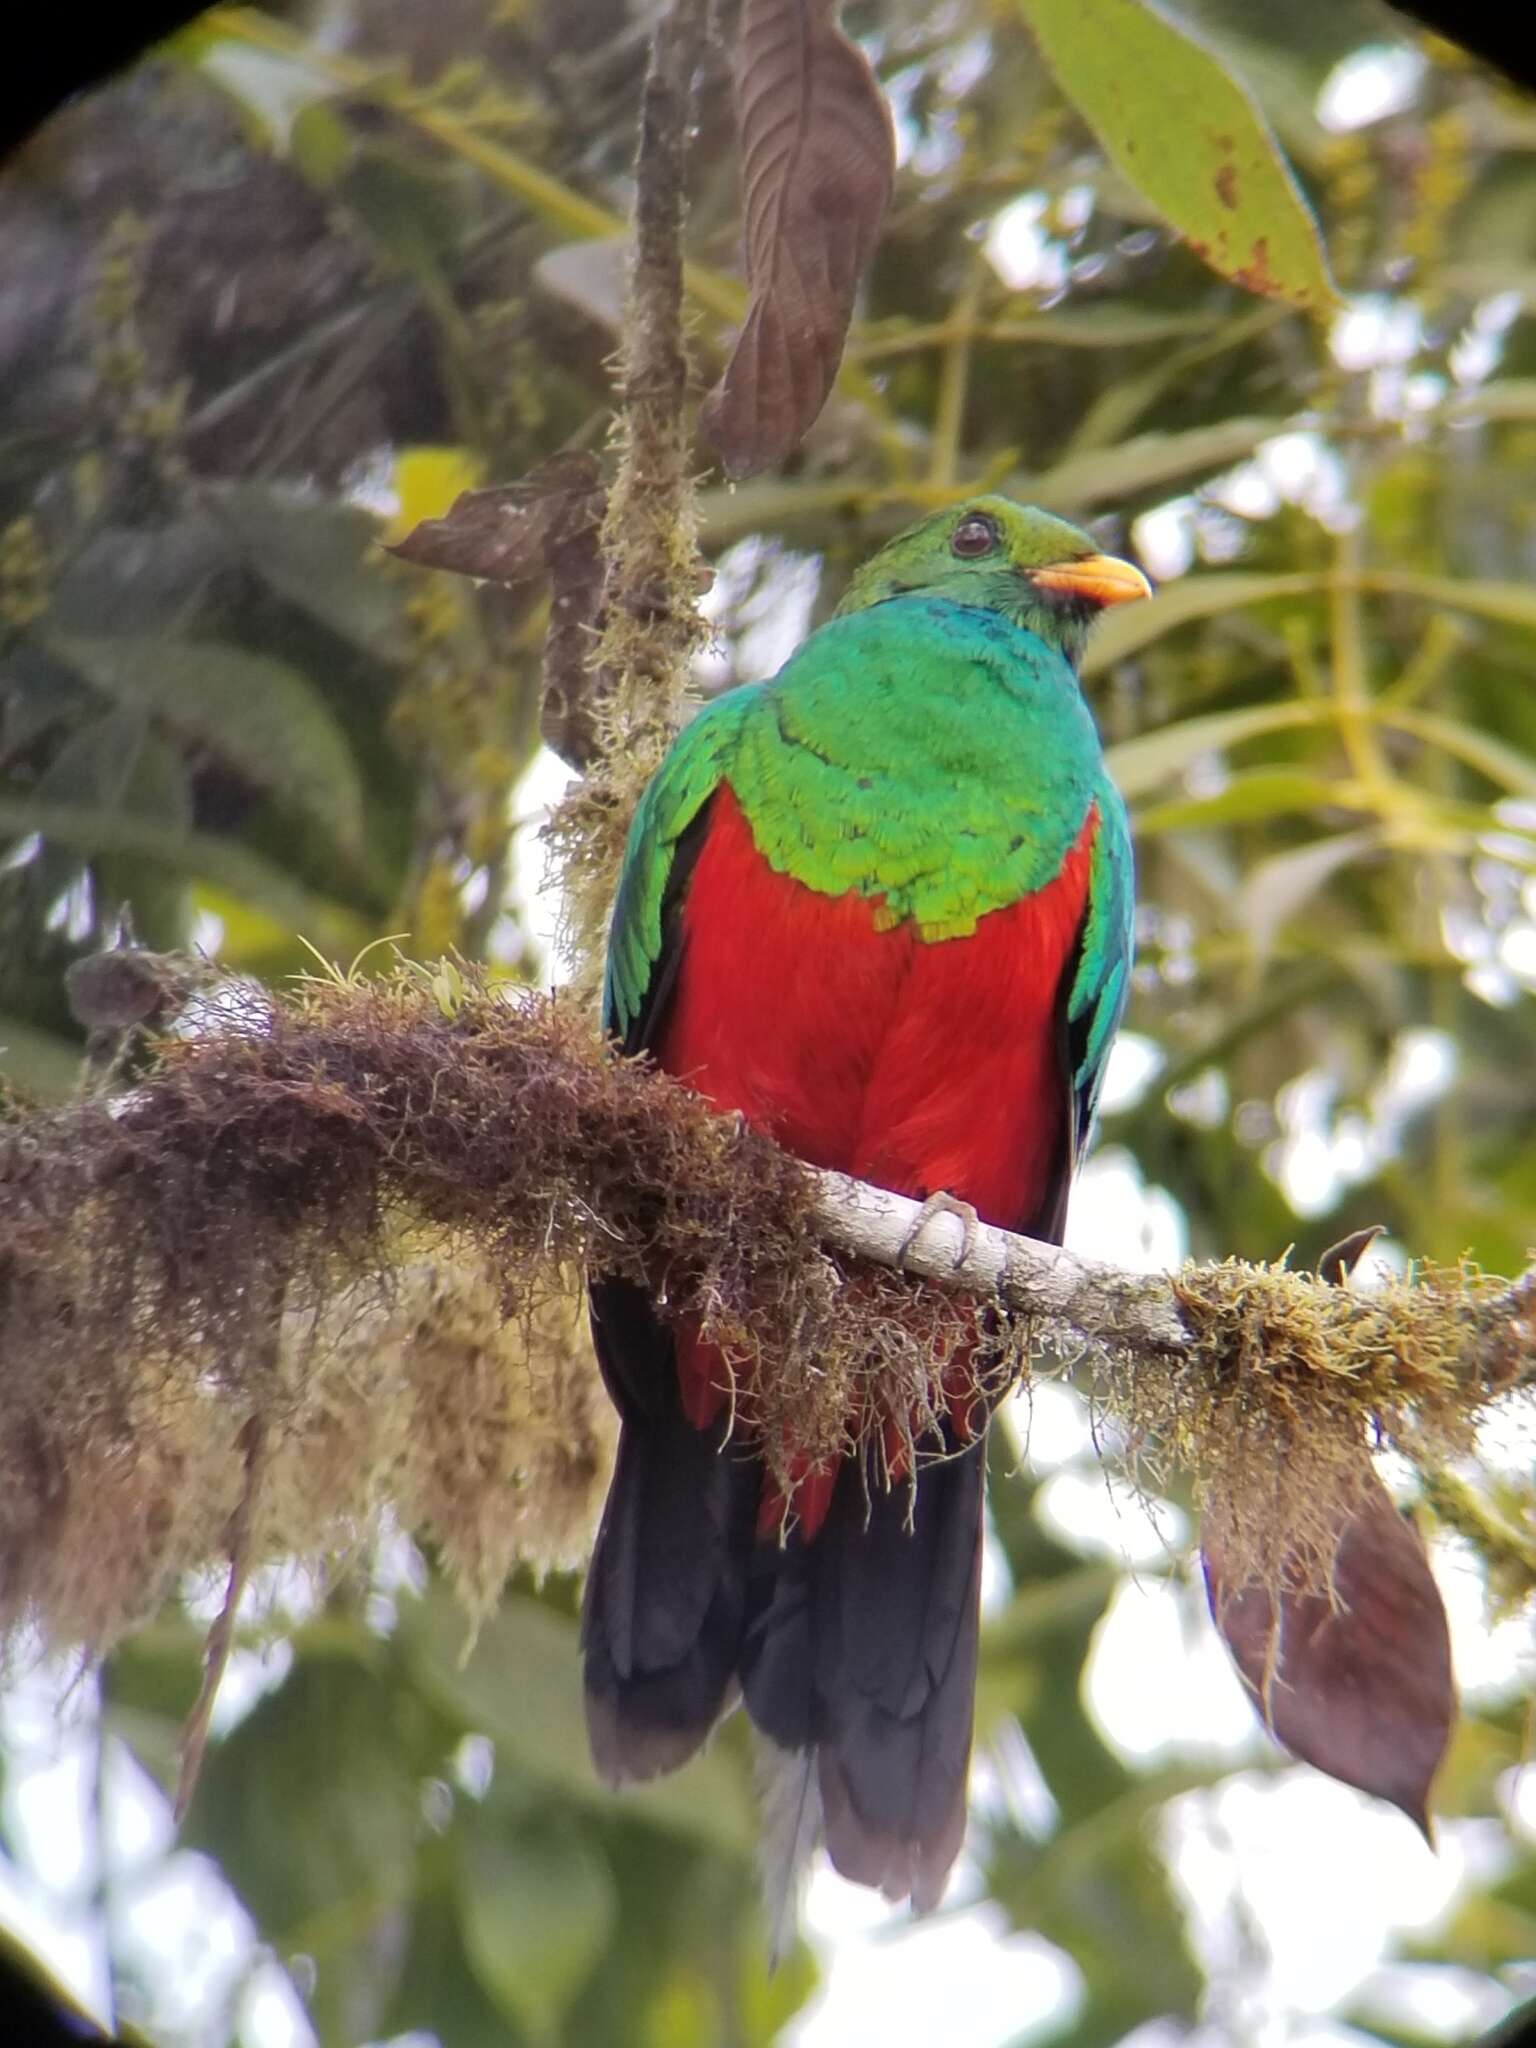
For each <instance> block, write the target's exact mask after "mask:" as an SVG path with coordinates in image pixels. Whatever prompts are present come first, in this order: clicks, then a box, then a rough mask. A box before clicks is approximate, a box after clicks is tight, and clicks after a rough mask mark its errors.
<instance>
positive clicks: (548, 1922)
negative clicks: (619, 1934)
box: [458, 1795, 617, 2039]
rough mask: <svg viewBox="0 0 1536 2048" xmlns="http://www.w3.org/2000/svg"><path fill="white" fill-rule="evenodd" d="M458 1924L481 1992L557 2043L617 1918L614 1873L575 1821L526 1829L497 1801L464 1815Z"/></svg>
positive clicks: (540, 1823)
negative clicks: (562, 2023) (569, 2009)
mask: <svg viewBox="0 0 1536 2048" xmlns="http://www.w3.org/2000/svg"><path fill="white" fill-rule="evenodd" d="M458 1833H459V1847H460V1859H461V1860H460V1866H459V1882H458V1899H459V1918H460V1922H461V1925H462V1927H463V1930H464V1946H465V1950H466V1953H467V1954H468V1956H469V1960H470V1963H471V1965H472V1967H473V1969H474V1972H475V1975H476V1977H477V1978H478V1980H479V1982H480V1985H481V1987H482V1989H484V1990H485V1991H486V1992H487V1993H488V1994H489V1996H490V1997H491V1998H492V1999H493V2000H494V2001H495V2003H496V2004H497V2005H498V2006H499V2007H500V2008H501V2010H502V2011H503V2012H505V2013H506V2014H507V2015H508V2016H509V2017H510V2018H511V2019H513V2020H515V2021H517V2022H518V2023H519V2024H520V2025H523V2026H526V2027H527V2029H528V2031H529V2032H530V2033H531V2034H533V2035H534V2036H535V2037H536V2038H541V2039H543V2038H552V2037H553V2036H554V2034H555V2032H556V2029H557V2026H558V2023H559V2021H560V2019H561V2017H562V2015H563V2014H564V2012H565V2010H566V2008H567V2007H568V2006H569V2004H570V2002H571V2000H572V1999H573V1998H574V1997H575V1995H576V1993H577V1992H578V1991H579V1990H580V1989H581V1986H582V1984H583V1983H584V1982H585V1981H586V1979H587V1977H588V1975H589V1974H590V1972H591V1970H592V1967H593V1965H594V1963H596V1961H597V1960H598V1958H599V1957H600V1956H601V1955H602V1953H603V1951H604V1949H605V1947H606V1946H607V1943H608V1939H609V1935H610V1932H611V1931H612V1929H613V1926H614V1922H615V1919H616V1917H617V1901H616V1898H615V1895H614V1887H613V1880H612V1878H611V1876H610V1875H609V1872H608V1867H607V1865H606V1863H605V1862H604V1861H603V1859H602V1857H601V1856H599V1855H598V1854H597V1853H596V1851H595V1850H594V1849H593V1848H592V1847H591V1846H590V1844H589V1843H587V1842H586V1841H584V1840H583V1838H582V1835H581V1832H580V1830H579V1829H578V1828H577V1827H576V1826H575V1825H574V1824H573V1823H572V1821H571V1820H570V1819H569V1818H568V1817H565V1818H561V1817H555V1816H551V1817H549V1818H548V1819H545V1820H541V1821H536V1822H534V1823H531V1824H530V1823H529V1822H528V1821H526V1820H524V1821H522V1822H521V1823H519V1822H518V1821H517V1820H516V1819H514V1817H512V1816H510V1815H508V1814H507V1813H505V1812H503V1811H502V1810H501V1809H500V1807H499V1806H498V1805H497V1803H496V1802H495V1799H494V1795H493V1798H492V1800H491V1801H490V1802H489V1803H488V1804H487V1805H485V1806H483V1807H476V1806H469V1807H466V1809H465V1810H464V1812H463V1815H462V1819H461V1823H460V1828H459V1830H458Z"/></svg>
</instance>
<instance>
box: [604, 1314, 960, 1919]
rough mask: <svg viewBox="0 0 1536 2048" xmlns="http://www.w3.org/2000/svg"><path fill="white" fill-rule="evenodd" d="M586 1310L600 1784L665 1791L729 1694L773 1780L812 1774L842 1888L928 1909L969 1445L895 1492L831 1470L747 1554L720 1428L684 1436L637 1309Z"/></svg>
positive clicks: (952, 1845)
mask: <svg viewBox="0 0 1536 2048" xmlns="http://www.w3.org/2000/svg"><path fill="white" fill-rule="evenodd" d="M592 1306H593V1314H592V1322H593V1334H594V1337H595V1339H596V1342H597V1348H598V1356H599V1359H600V1361H601V1363H602V1366H603V1372H604V1376H605V1378H606V1379H607V1381H608V1385H609V1389H610V1391H611V1392H612V1393H613V1396H614V1399H615V1400H616V1402H617V1403H618V1405H619V1409H620V1413H621V1416H622V1418H623V1420H622V1427H621V1432H620V1439H619V1455H618V1463H617V1465H616V1467H615V1469H614V1476H613V1483H612V1486H611V1488H610V1489H609V1494H608V1504H607V1506H606V1508H605V1509H604V1511H603V1522H602V1527H601V1529H600V1530H599V1532H598V1539H597V1548H596V1551H595V1553H594V1556H593V1560H592V1568H591V1571H590V1573H589V1575H588V1578H587V1590H586V1600H585V1605H584V1609H583V1615H582V1644H583V1649H584V1651H585V1658H586V1701H587V1727H588V1732H589V1735H590V1738H591V1744H592V1754H593V1759H594V1761H595V1762H596V1764H597V1767H598V1769H599V1771H600V1772H601V1773H602V1774H603V1776H604V1777H605V1778H607V1779H608V1780H609V1781H610V1782H611V1783H615V1784H621V1783H624V1782H626V1781H628V1780H630V1779H634V1778H647V1777H653V1776H655V1775H656V1774H657V1773H659V1772H662V1771H670V1770H674V1769H676V1768H677V1766H678V1765H679V1764H682V1763H684V1762H686V1761H687V1759H688V1758H689V1757H690V1756H692V1755H693V1753H694V1751H695V1750H697V1749H698V1748H699V1747H700V1745H701V1744H702V1743H703V1742H704V1740H705V1739H706V1737H707V1736H708V1735H709V1733H710V1731H711V1729H712V1728H713V1727H714V1726H715V1723H716V1722H717V1721H718V1720H719V1718H720V1716H721V1714H722V1713H723V1712H724V1711H725V1709H726V1707H727V1706H728V1705H729V1704H730V1702H731V1699H732V1696H733V1694H734V1690H735V1687H736V1686H737V1684H738V1683H739V1684H740V1687H741V1691H742V1694H743V1696H744V1698H745V1701H746V1707H747V1712H748V1714H749V1716H750V1718H751V1720H752V1721H753V1723H754V1725H755V1726H756V1727H757V1728H758V1729H759V1730H760V1731H761V1733H762V1734H763V1735H765V1736H767V1737H768V1739H769V1741H770V1742H771V1743H773V1744H775V1745H777V1746H778V1748H779V1749H780V1750H785V1751H789V1752H791V1758H786V1759H785V1760H784V1762H785V1765H786V1766H791V1765H792V1758H793V1756H794V1755H801V1756H808V1755H812V1754H813V1755H814V1763H815V1778H816V1792H817V1794H818V1797H819V1805H820V1807H821V1809H822V1812H823V1815H824V1825H825V1833H826V1841H827V1847H828V1849H829V1851H830V1853H831V1856H832V1861H833V1863H834V1864H835V1865H836V1867H837V1868H838V1869H839V1870H840V1871H841V1872H842V1873H843V1875H844V1876H845V1877H851V1878H853V1879H855V1880H856V1881H857V1882H859V1883H861V1884H871V1885H878V1886H879V1887H880V1889H881V1890H882V1891H884V1892H886V1893H887V1894H888V1896H890V1897H891V1898H895V1899H901V1898H907V1897H910V1898H911V1899H912V1901H913V1904H914V1905H915V1906H917V1907H918V1908H919V1909H920V1910H926V1909H928V1908H929V1907H931V1906H933V1905H935V1904H937V1902H938V1899H939V1897H940V1895H941V1894H942V1892H943V1889H944V1881H945V1878H946V1877H947V1875H948V1873H949V1868H950V1865H951V1864H952V1863H953V1862H954V1859H955V1857H956V1855H957V1854H958V1853H959V1849H960V1844H961V1841H962V1839H963V1836H964V1833H965V1816H966V1797H965V1794H966V1774H967V1770H968V1767H969V1763H970V1752H971V1722H972V1715H973V1710H974V1701H975V1689H976V1650H977V1635H978V1599H979V1592H980V1576H981V1510H982V1490H983V1484H984V1478H985V1461H984V1454H983V1447H982V1445H981V1444H980V1443H976V1444H972V1445H971V1446H969V1447H968V1448H967V1449H966V1450H964V1451H961V1452H959V1453H956V1454H952V1455H950V1456H948V1457H946V1458H943V1459H941V1460H937V1461H935V1462H933V1463H929V1464H925V1465H924V1466H923V1468H922V1470H921V1472H920V1474H919V1478H918V1483H917V1486H916V1488H915V1489H909V1488H907V1487H903V1486H897V1487H896V1488H894V1489H891V1490H886V1489H884V1488H882V1487H880V1486H878V1485H874V1484H871V1485H869V1486H868V1487H866V1485H865V1483H864V1473H863V1471H862V1470H861V1468H860V1466H859V1465H858V1463H857V1462H855V1461H852V1460H850V1461H849V1462H848V1463H847V1464H846V1465H845V1466H844V1467H843V1469H842V1471H841V1473H840V1474H839V1476H838V1481H837V1486H836V1489H835V1491H834V1493H833V1497H832V1503H831V1506H830V1508H829V1510H828V1513H827V1517H826V1520H825V1522H824V1523H823V1524H822V1526H821V1528H820V1529H819V1530H818V1531H817V1532H816V1535H815V1536H814V1538H812V1539H811V1540H810V1541H809V1542H807V1541H806V1540H805V1539H804V1538H802V1537H801V1536H800V1535H799V1534H797V1533H793V1532H792V1533H791V1534H790V1536H789V1538H788V1540H787V1541H786V1542H785V1543H783V1544H782V1545H781V1544H780V1543H779V1542H778V1541H777V1540H774V1539H761V1538H759V1537H758V1535H757V1531H756V1521H757V1509H758V1500H759V1493H760V1489H761V1481H762V1468H761V1465H760V1464H759V1463H758V1462H757V1461H756V1460H755V1459H754V1458H752V1457H751V1456H750V1455H748V1454H747V1452H746V1451H745V1449H744V1448H743V1447H741V1446H738V1445H734V1444H732V1443H730V1442H729V1441H728V1440H727V1427H728V1425H727V1422H726V1420H725V1418H722V1419H721V1421H720V1422H718V1423H717V1424H716V1425H715V1426H714V1427H713V1428H710V1429H707V1430H699V1429H695V1428H694V1427H693V1425H692V1424H691V1423H690V1422H689V1421H688V1419H687V1417H686V1416H685V1414H684V1413H683V1410H682V1403H681V1400H680V1398H679V1395H678V1392H677V1377H676V1365H675V1361H674V1358H673V1354H672V1345H671V1339H670V1337H669V1336H668V1334H667V1332H666V1330H665V1328H664V1326H663V1325H662V1324H661V1323H660V1321H659V1320H658V1319H657V1317H656V1314H655V1311H654V1310H653V1309H652V1307H651V1305H650V1302H649V1301H648V1299H647V1298H646V1297H645V1296H644V1295H643V1294H642V1293H641V1292H640V1290H639V1289H637V1288H632V1287H629V1286H628V1285H625V1284H622V1283H604V1284H603V1286H602V1287H600V1288H595V1289H594V1290H593V1305H592ZM796 1811H797V1813H800V1814H802V1815H803V1813H804V1812H806V1811H814V1807H812V1808H806V1807H804V1805H803V1804H800V1805H797V1808H796ZM793 1832H794V1837H795V1846H796V1850H797V1852H798V1850H799V1849H801V1848H803V1840H802V1837H803V1835H804V1833H805V1829H804V1827H802V1826H800V1825H799V1824H798V1823H797V1826H796V1828H795V1829H794V1831H793ZM794 1860H795V1859H794V1858H793V1857H791V1858H790V1859H789V1864H788V1866H787V1867H789V1868H792V1867H793V1864H794ZM786 1883H787V1880H786Z"/></svg>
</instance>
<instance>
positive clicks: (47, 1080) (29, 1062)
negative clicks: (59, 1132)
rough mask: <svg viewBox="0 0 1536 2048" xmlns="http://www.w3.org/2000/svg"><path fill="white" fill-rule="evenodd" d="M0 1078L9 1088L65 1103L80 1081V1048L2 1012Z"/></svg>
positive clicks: (0, 1024)
mask: <svg viewBox="0 0 1536 2048" xmlns="http://www.w3.org/2000/svg"><path fill="white" fill-rule="evenodd" d="M0 1076H3V1077H4V1079H5V1082H6V1085H7V1086H8V1087H11V1088H19V1089H21V1090H23V1091H24V1092H25V1093H26V1094H28V1095H36V1096H39V1097H41V1098H42V1100H44V1101H45V1102H62V1101H63V1100H64V1098H65V1096H67V1095H71V1094H73V1093H74V1090H75V1086H76V1084H77V1083H78V1081H79V1079H80V1049H79V1047H78V1046H74V1045H71V1044H70V1043H69V1041H68V1039H65V1038H57V1037H55V1036H54V1034H53V1033H52V1032H51V1031H40V1030H39V1029H38V1027H37V1026H36V1025H35V1024H28V1023H27V1022H25V1020H24V1019H22V1018H20V1017H11V1016H7V1015H6V1014H5V1012H4V1011H0Z"/></svg>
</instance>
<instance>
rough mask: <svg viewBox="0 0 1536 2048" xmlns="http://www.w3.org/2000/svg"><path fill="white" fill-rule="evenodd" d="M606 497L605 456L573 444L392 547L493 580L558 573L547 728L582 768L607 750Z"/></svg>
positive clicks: (562, 752) (543, 723) (548, 645)
mask: <svg viewBox="0 0 1536 2048" xmlns="http://www.w3.org/2000/svg"><path fill="white" fill-rule="evenodd" d="M606 503H607V498H606V494H605V492H604V490H603V487H602V477H601V473H600V471H599V468H598V462H597V457H596V456H595V455H592V454H589V453H588V452H586V451H585V450H581V449H568V450H565V451H563V452H562V453H560V454H558V455H552V456H550V458H549V460H548V461H547V462H541V463H540V464H539V465H538V467H537V468H536V469H533V470H530V471H529V473H528V475H527V476H525V477H523V478H521V479H520V480H519V481H518V482H517V483H515V484H494V485H492V486H491V487H490V488H489V489H487V490H483V491H461V492H460V494H459V496H458V497H457V498H455V499H454V501H453V504H452V505H451V506H450V507H449V509H448V511H447V513H446V514H445V515H444V517H443V518H441V519H424V520H422V522H421V524H420V525H419V526H417V527H414V528H413V529H412V531H411V532H410V533H408V534H407V535H406V537H405V539H404V540H402V541H399V542H397V543H396V545H395V546H394V547H393V548H392V549H391V551H390V552H391V553H392V554H396V555H399V556H400V557H401V558H402V559H403V560H405V561H407V562H416V563H419V564H420V565H421V566H422V567H423V568H428V569H450V570H452V571H454V572H455V573H456V574H457V575H460V576H479V577H482V578H484V579H485V580H486V581H487V582H491V583H525V582H529V581H531V580H532V579H533V578H535V577H538V576H548V578H549V580H550V585H551V591H550V605H549V632H548V634H547V636H546V638H545V642H544V700H543V707H542V709H541V711H540V714H539V730H540V732H541V734H542V735H543V737H544V739H545V740H546V741H547V742H548V744H549V745H550V746H551V747H553V748H554V750H555V752H556V753H557V754H558V755H559V756H560V757H561V759H562V760H564V761H568V762H569V763H570V765H571V766H572V767H573V768H585V767H586V766H587V765H588V764H589V763H590V761H591V760H592V758H593V756H594V754H595V753H596V751H597V731H596V722H595V717H594V710H595V702H596V699H597V697H598V696H600V695H601V693H602V683H601V680H600V678H598V677H597V676H596V675H594V673H593V666H592V653H593V648H594V646H595V643H596V628H597V622H598V614H599V612H600V610H601V608H602V598H603V582H604V569H603V555H602V544H601V542H602V525H603V512H604V509H605V506H606Z"/></svg>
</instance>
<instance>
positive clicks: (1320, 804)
mask: <svg viewBox="0 0 1536 2048" xmlns="http://www.w3.org/2000/svg"><path fill="white" fill-rule="evenodd" d="M1338 803H1339V792H1338V788H1337V786H1336V785H1335V784H1334V783H1332V782H1330V781H1329V780H1328V778H1327V777H1326V776H1325V775H1308V774H1306V773H1304V772H1303V771H1302V770H1300V769H1295V768H1255V769H1252V770H1251V771H1250V772H1249V773H1248V774H1246V775H1234V776H1233V777H1232V779H1231V781H1230V782H1229V783H1228V784H1227V786H1226V788H1225V789H1223V790H1219V791H1218V792H1217V794H1216V795H1215V796H1199V797H1185V798H1183V799H1176V800H1175V801H1173V802H1172V803H1163V804H1149V805H1148V806H1147V808H1146V809H1145V810H1140V811H1138V812H1137V813H1136V836H1137V837H1138V839H1149V838H1153V837H1155V836H1156V835H1157V834H1158V833H1159V832H1198V831H1203V830H1206V829H1207V828H1209V827H1210V826H1212V825H1248V824H1253V823H1254V822H1255V821H1256V820H1258V819H1260V818H1283V817H1286V816H1289V815H1290V814H1291V813H1293V812H1296V811H1317V810H1323V809H1326V808H1329V807H1337V805H1338Z"/></svg>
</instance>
